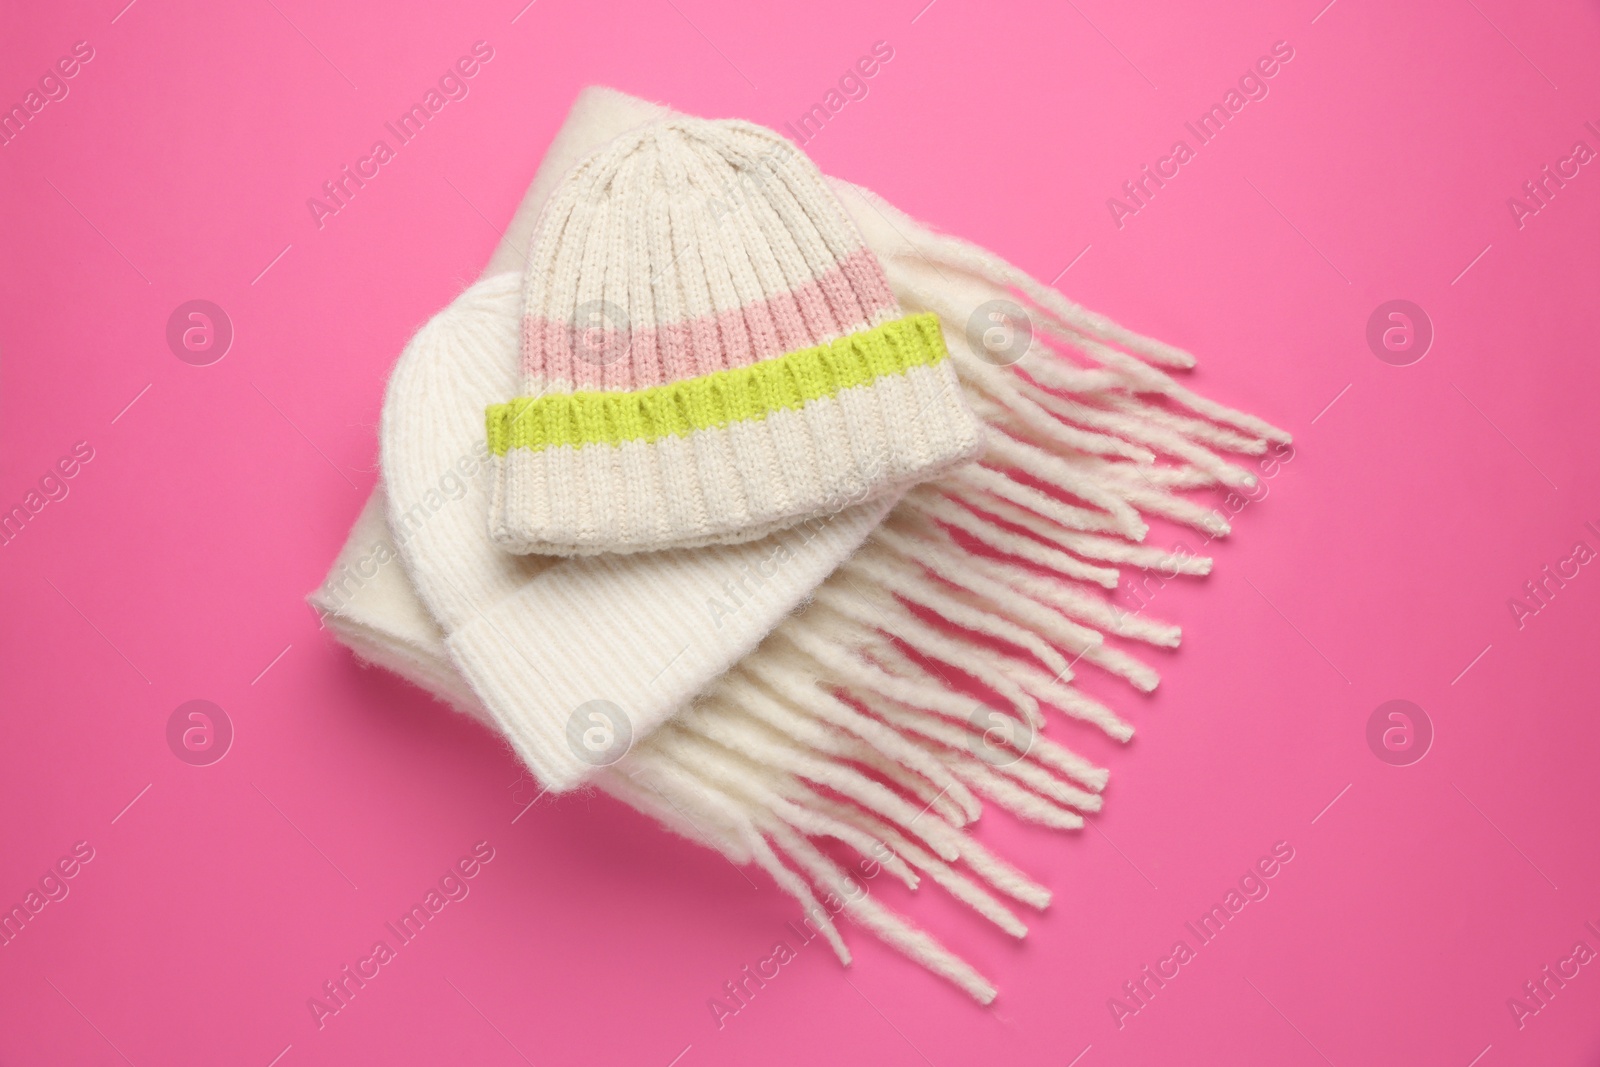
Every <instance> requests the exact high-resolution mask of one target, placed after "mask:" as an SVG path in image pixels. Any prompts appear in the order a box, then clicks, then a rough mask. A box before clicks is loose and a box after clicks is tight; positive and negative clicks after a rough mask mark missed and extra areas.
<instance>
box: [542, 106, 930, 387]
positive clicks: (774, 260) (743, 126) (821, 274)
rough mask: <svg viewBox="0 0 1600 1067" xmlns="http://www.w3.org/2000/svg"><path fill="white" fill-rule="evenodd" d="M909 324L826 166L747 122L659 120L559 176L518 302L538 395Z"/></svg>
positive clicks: (673, 377)
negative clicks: (894, 322) (897, 321)
mask: <svg viewBox="0 0 1600 1067" xmlns="http://www.w3.org/2000/svg"><path fill="white" fill-rule="evenodd" d="M899 314H900V311H899V307H898V304H897V303H896V301H895V299H894V296H893V294H892V293H891V292H890V290H889V287H888V284H887V282H886V281H885V279H884V277H883V272H882V268H881V267H880V266H879V264H878V262H877V260H876V258H875V257H874V256H873V255H872V253H871V252H870V251H868V250H867V249H866V247H865V245H864V243H863V242H862V239H861V237H860V235H859V234H858V233H857V232H856V231H855V228H854V226H853V225H852V224H851V223H850V221H849V220H848V219H847V217H846V216H845V214H844V211H843V209H842V207H841V206H840V205H839V203H838V201H837V200H836V199H835V198H834V196H833V194H832V191H831V190H829V188H828V187H827V185H826V183H825V182H824V180H823V178H822V175H821V173H820V172H819V171H818V170H817V168H816V166H815V165H814V164H813V163H812V162H811V161H810V160H809V159H807V158H806V156H805V155H804V154H803V153H801V152H800V151H798V150H797V149H796V148H794V146H792V145H791V144H789V142H788V141H786V140H784V139H783V138H782V137H780V136H778V135H777V134H775V133H773V132H772V131H770V130H766V129H764V128H762V127H759V126H756V125H753V124H751V123H747V122H742V121H738V120H706V119H673V120H670V121H663V122H657V123H652V124H650V125H647V126H644V127H641V128H640V129H638V130H635V131H633V132H632V133H630V134H627V135H625V136H623V137H621V138H619V139H618V140H617V141H616V142H614V143H613V144H612V145H611V146H609V147H607V148H606V149H603V150H602V151H600V152H598V153H596V154H595V155H593V156H590V157H589V158H588V159H586V160H585V161H584V162H582V163H580V164H579V165H578V166H576V167H575V168H573V170H572V171H571V172H570V173H569V174H568V175H567V176H566V178H564V179H563V180H562V183H561V184H560V186H558V188H557V189H556V190H555V192H554V193H553V195H552V197H551V200H550V202H549V204H548V205H547V206H546V208H545V211H544V213H543V215H542V216H541V219H540V224H539V227H538V229H537V231H536V235H535V238H534V242H533V246H532V248H531V250H530V256H529V261H528V270H527V276H526V282H525V286H524V292H523V326H524V329H523V338H522V347H523V360H522V370H523V375H524V377H525V379H526V380H527V385H528V387H529V393H530V395H541V394H546V393H571V392H584V391H601V392H609V391H619V390H637V389H642V388H648V387H651V386H658V385H666V384H670V383H673V382H676V381H683V380H686V379H690V378H695V377H698V376H701V375H705V374H709V373H712V372H715V371H719V370H731V369H735V368H738V367H744V366H748V365H750V364H753V363H758V362H761V361H763V360H766V359H772V358H775V357H777V356H781V355H783V354H785V353H787V352H793V351H796V350H799V349H804V348H809V347H813V346H816V345H819V344H826V343H828V342H830V341H833V340H836V339H837V338H840V337H843V336H846V335H848V334H850V333H853V332H855V331H858V330H861V329H864V328H867V327H870V326H874V325H877V324H879V323H882V322H884V321H887V320H888V319H891V318H894V317H897V316H898V315H899Z"/></svg>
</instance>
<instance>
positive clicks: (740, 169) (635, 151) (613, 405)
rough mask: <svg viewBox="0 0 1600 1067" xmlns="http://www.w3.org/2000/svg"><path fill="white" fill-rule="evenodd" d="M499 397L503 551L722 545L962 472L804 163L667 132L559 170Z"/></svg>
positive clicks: (647, 131) (759, 139) (764, 139)
mask: <svg viewBox="0 0 1600 1067" xmlns="http://www.w3.org/2000/svg"><path fill="white" fill-rule="evenodd" d="M522 312H523V318H522V335H521V369H522V382H521V386H520V389H521V393H520V395H519V396H518V397H517V398H515V399H512V400H510V401H509V402H508V403H505V404H497V405H492V406H491V407H490V408H489V411H488V413H487V419H486V422H487V433H488V439H489V442H490V446H491V451H492V453H493V454H494V456H495V460H494V463H495V489H494V495H493V501H492V505H491V517H490V531H491V536H492V537H493V538H494V540H495V541H496V542H497V543H498V544H500V545H501V546H502V547H503V548H506V549H509V550H511V551H513V552H519V553H521V552H536V553H544V554H552V555H586V554H594V553H602V552H613V553H629V552H639V551H645V550H656V549H662V548H669V547H692V546H698V545H706V544H715V543H734V542H739V541H747V540H752V539H754V538H757V537H761V536H765V535H766V534H767V533H769V532H771V531H772V530H774V529H780V528H783V527H785V526H789V525H793V524H795V523H797V522H800V521H802V520H805V519H808V518H814V517H818V516H822V515H828V514H832V513H834V512H837V511H839V510H841V509H843V508H845V507H848V506H850V505H851V504H854V503H859V502H862V501H866V500H872V499H875V498H879V497H883V496H885V495H887V494H889V493H891V492H893V491H894V490H896V489H903V488H905V487H906V486H908V485H910V484H913V483H915V482H917V481H920V480H924V479H926V478H928V477H931V476H933V475H934V474H937V473H938V472H939V471H941V470H944V469H946V468H948V467H949V466H951V465H953V464H955V463H957V462H960V461H962V460H964V459H967V458H970V457H971V456H972V455H973V454H974V453H975V451H976V449H977V448H978V446H979V443H980V437H979V426H978V423H977V421H976V419H975V418H974V417H973V416H972V415H971V414H970V412H968V411H967V409H966V408H965V406H964V405H963V403H962V400H961V394H960V390H959V389H958V388H957V387H956V380H955V376H954V373H953V371H952V370H951V369H950V367H949V366H948V364H947V363H946V361H945V350H944V345H943V342H942V340H941V339H940V336H939V329H938V324H937V321H936V320H935V318H934V317H933V316H923V317H921V318H912V317H906V316H904V315H903V314H902V312H901V310H900V307H899V304H898V302H897V301H896V300H895V298H894V295H893V294H892V293H891V292H890V290H889V287H888V284H887V283H886V281H885V280H884V277H883V270H882V267H881V266H880V265H879V263H878V260H877V258H876V257H875V256H874V255H873V254H872V252H871V251H870V250H868V249H867V248H866V247H865V246H864V245H863V244H862V241H861V238H860V235H859V234H858V233H857V232H856V230H855V228H854V226H853V225H851V223H850V222H849V221H848V220H847V219H846V217H845V214H844V212H843V210H842V209H841V208H840V207H839V205H838V202H837V200H836V199H835V198H834V197H833V195H832V193H831V192H830V191H829V190H828V188H827V186H826V184H825V183H824V182H823V180H822V178H821V175H820V174H819V173H818V172H817V170H816V168H815V166H814V165H813V164H812V163H811V162H810V161H809V160H808V159H806V157H805V156H804V155H803V154H801V153H799V152H798V151H796V150H795V149H794V148H793V146H791V145H790V144H789V143H788V142H786V141H784V140H783V139H782V138H780V137H778V136H777V135H775V134H773V133H772V132H771V131H769V130H765V129H762V128H761V127H758V126H753V125H751V124H749V123H745V122H736V121H707V120H702V119H673V120H670V121H665V122H660V123H654V124H650V125H647V126H645V127H643V128H641V129H638V130H635V131H633V132H631V133H629V134H625V135H623V136H622V137H620V138H618V139H617V140H616V141H614V142H612V143H611V144H610V145H608V146H607V147H605V148H604V149H601V150H600V151H598V152H596V153H595V154H594V155H592V156H590V157H589V158H588V159H586V160H585V161H584V162H582V163H580V164H579V165H578V166H577V167H575V168H574V169H573V171H572V172H571V173H570V174H569V175H568V176H567V177H566V178H565V179H564V180H563V182H562V183H561V185H560V186H558V187H557V188H556V190H555V191H554V192H553V194H552V196H551V199H550V201H549V203H548V204H547V205H546V207H545V209H544V212H543V214H542V215H541V218H540V222H539V226H538V229H537V230H536V232H535V236H534V240H533V246H532V249H531V252H530V256H529V261H528V266H527V270H526V273H525V280H524V287H523V309H522Z"/></svg>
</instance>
